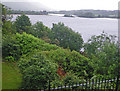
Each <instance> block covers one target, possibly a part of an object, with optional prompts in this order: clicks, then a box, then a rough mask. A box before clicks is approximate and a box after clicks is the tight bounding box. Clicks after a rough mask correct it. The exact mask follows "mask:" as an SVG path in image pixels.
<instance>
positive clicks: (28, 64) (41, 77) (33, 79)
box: [18, 52, 58, 89]
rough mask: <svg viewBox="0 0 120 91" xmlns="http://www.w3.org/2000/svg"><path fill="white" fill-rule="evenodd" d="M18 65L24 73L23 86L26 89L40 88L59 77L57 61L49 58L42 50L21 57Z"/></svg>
mask: <svg viewBox="0 0 120 91" xmlns="http://www.w3.org/2000/svg"><path fill="white" fill-rule="evenodd" d="M18 67H19V68H20V70H21V73H22V74H23V84H22V88H24V89H40V88H42V87H44V86H47V85H48V81H53V80H55V78H56V77H58V75H57V74H56V70H57V67H58V65H57V63H55V62H53V61H52V60H50V59H47V58H46V56H44V55H43V54H42V53H40V52H38V53H34V54H32V55H30V56H27V57H23V58H21V59H20V61H19V62H18ZM42 89H43V88H42Z"/></svg>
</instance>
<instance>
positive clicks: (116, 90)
mask: <svg viewBox="0 0 120 91" xmlns="http://www.w3.org/2000/svg"><path fill="white" fill-rule="evenodd" d="M118 84H119V74H118V76H117V82H116V89H115V91H118Z"/></svg>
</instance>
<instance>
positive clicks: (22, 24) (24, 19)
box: [14, 14, 31, 33]
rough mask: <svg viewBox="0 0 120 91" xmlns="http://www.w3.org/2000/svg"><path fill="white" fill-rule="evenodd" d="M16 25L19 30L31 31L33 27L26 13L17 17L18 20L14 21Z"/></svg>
mask: <svg viewBox="0 0 120 91" xmlns="http://www.w3.org/2000/svg"><path fill="white" fill-rule="evenodd" d="M14 26H15V29H16V31H17V32H19V33H22V32H27V33H28V32H29V31H30V27H31V22H30V20H29V17H28V16H26V15H25V14H22V15H21V16H18V17H17V18H16V21H15V22H14Z"/></svg>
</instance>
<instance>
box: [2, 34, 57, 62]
mask: <svg viewBox="0 0 120 91" xmlns="http://www.w3.org/2000/svg"><path fill="white" fill-rule="evenodd" d="M10 37H11V38H10ZM57 48H58V47H57V46H56V45H50V44H48V43H45V42H44V41H43V40H41V39H39V38H36V37H34V36H33V35H30V34H26V33H23V34H19V33H16V34H15V35H13V36H6V37H5V38H4V39H3V50H2V51H3V58H5V57H7V56H12V57H13V58H14V60H16V61H17V60H18V59H19V58H20V57H21V56H22V55H23V54H27V53H30V52H32V51H35V50H39V51H49V50H55V49H57Z"/></svg>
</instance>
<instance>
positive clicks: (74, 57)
mask: <svg viewBox="0 0 120 91" xmlns="http://www.w3.org/2000/svg"><path fill="white" fill-rule="evenodd" d="M43 53H44V54H46V56H47V57H48V58H49V59H52V60H54V61H55V62H57V63H58V64H59V66H60V67H61V66H62V68H63V69H64V71H65V72H72V73H74V74H75V75H77V76H78V77H82V76H83V77H88V76H89V77H91V76H92V70H89V68H91V67H90V66H89V65H88V62H89V59H88V58H86V57H84V56H82V55H81V54H80V53H78V52H76V51H72V52H71V51H70V50H68V49H57V50H54V51H52V50H51V51H47V52H46V51H45V52H43ZM91 69H92V68H91Z"/></svg>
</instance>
